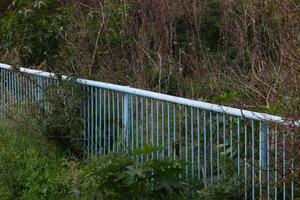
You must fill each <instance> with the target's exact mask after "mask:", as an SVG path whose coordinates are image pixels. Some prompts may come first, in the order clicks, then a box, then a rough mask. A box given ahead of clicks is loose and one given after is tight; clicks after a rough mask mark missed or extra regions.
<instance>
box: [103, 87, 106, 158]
mask: <svg viewBox="0 0 300 200" xmlns="http://www.w3.org/2000/svg"><path fill="white" fill-rule="evenodd" d="M106 120H107V119H106V90H103V155H106V134H107V133H106Z"/></svg>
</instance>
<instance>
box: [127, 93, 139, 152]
mask: <svg viewBox="0 0 300 200" xmlns="http://www.w3.org/2000/svg"><path fill="white" fill-rule="evenodd" d="M133 98H134V97H133V95H130V108H131V109H130V111H131V114H130V118H131V126H130V129H131V130H130V133H131V150H132V151H133V149H134V136H135V129H134V122H136V121H137V120H136V121H135V120H134V109H133V107H134V105H133V103H134V100H133ZM137 101H138V100H137V99H136V102H137ZM136 115H138V112H137V113H136ZM128 140H129V138H128ZM136 148H138V146H136Z"/></svg>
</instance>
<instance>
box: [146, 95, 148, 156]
mask: <svg viewBox="0 0 300 200" xmlns="http://www.w3.org/2000/svg"><path fill="white" fill-rule="evenodd" d="M148 106H149V102H148V98H146V143H147V145H148V144H149V120H148V118H149V111H148V109H149V108H148ZM148 160H149V155H147V161H148Z"/></svg>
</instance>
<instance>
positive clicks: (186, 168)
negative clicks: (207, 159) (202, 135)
mask: <svg viewBox="0 0 300 200" xmlns="http://www.w3.org/2000/svg"><path fill="white" fill-rule="evenodd" d="M188 148H189V146H188V110H187V106H185V162H186V163H188V159H189V158H188V156H189V154H188ZM185 174H186V180H188V175H189V166H188V165H187V164H186V166H185Z"/></svg>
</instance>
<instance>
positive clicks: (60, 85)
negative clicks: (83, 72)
mask: <svg viewBox="0 0 300 200" xmlns="http://www.w3.org/2000/svg"><path fill="white" fill-rule="evenodd" d="M44 96H45V99H44V101H43V102H42V103H43V104H45V105H47V107H49V110H47V109H46V110H44V112H42V115H40V116H39V119H40V125H41V127H42V130H41V132H42V133H44V134H45V135H46V136H47V137H48V138H50V139H51V140H54V141H56V142H57V143H58V144H59V145H61V146H62V147H63V148H64V149H68V150H69V151H70V153H71V154H74V155H76V156H82V154H83V149H82V148H83V119H82V116H81V109H82V105H83V101H84V98H85V96H86V93H85V91H84V90H83V88H82V87H81V86H80V85H78V84H76V78H72V77H71V78H68V79H67V80H63V79H62V77H61V76H57V81H56V83H53V84H51V85H49V86H48V87H46V88H45V89H44Z"/></svg>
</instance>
